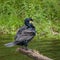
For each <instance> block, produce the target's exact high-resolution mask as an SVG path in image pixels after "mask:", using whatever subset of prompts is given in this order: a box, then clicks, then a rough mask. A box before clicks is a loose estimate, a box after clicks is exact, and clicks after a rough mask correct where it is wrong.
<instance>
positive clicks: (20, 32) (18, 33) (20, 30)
mask: <svg viewBox="0 0 60 60" xmlns="http://www.w3.org/2000/svg"><path fill="white" fill-rule="evenodd" d="M26 28H27V27H26V26H23V27H21V28H19V30H18V31H17V33H16V36H15V37H14V40H16V39H17V38H18V37H20V35H21V34H22V31H23V30H25V29H26Z"/></svg>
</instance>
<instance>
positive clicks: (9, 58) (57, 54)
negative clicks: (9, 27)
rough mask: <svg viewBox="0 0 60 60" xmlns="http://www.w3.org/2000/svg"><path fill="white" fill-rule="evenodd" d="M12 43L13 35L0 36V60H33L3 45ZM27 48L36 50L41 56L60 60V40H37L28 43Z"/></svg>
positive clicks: (14, 48)
mask: <svg viewBox="0 0 60 60" xmlns="http://www.w3.org/2000/svg"><path fill="white" fill-rule="evenodd" d="M12 41H14V35H1V36H0V59H1V60H33V59H31V58H29V57H27V56H25V55H23V54H21V53H19V52H16V48H17V47H19V46H14V47H10V48H7V47H5V46H4V44H5V43H8V42H12ZM29 48H31V49H35V50H38V51H39V52H40V53H41V54H43V55H45V56H48V57H49V58H52V59H54V60H60V40H58V39H57V40H56V39H51V40H50V39H47V40H44V39H43V40H38V39H37V38H36V39H34V40H32V41H31V42H30V43H29Z"/></svg>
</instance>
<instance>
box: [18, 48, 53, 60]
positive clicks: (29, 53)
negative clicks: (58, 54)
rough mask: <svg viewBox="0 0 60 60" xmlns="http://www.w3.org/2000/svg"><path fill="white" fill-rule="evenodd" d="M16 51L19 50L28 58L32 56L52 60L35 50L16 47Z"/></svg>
mask: <svg viewBox="0 0 60 60" xmlns="http://www.w3.org/2000/svg"><path fill="white" fill-rule="evenodd" d="M17 51H19V52H21V53H22V54H24V55H27V56H28V57H30V58H33V59H34V60H53V59H50V58H48V57H46V56H43V55H42V54H39V52H38V51H36V50H31V49H28V50H26V49H23V48H17Z"/></svg>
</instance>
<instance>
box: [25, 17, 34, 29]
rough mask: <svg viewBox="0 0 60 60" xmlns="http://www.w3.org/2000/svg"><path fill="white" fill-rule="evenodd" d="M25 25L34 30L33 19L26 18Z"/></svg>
mask: <svg viewBox="0 0 60 60" xmlns="http://www.w3.org/2000/svg"><path fill="white" fill-rule="evenodd" d="M25 25H26V26H28V27H30V28H34V26H33V19H32V18H26V19H25Z"/></svg>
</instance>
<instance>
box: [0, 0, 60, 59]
mask: <svg viewBox="0 0 60 60" xmlns="http://www.w3.org/2000/svg"><path fill="white" fill-rule="evenodd" d="M28 17H32V18H33V19H34V25H35V27H36V31H37V34H36V36H35V37H34V39H33V40H32V41H31V42H30V43H29V48H31V49H35V50H38V51H39V52H40V53H42V54H43V55H46V56H48V57H50V58H52V59H54V60H60V0H0V59H1V60H26V59H28V60H32V59H31V58H28V57H27V56H25V55H22V54H21V53H18V52H16V48H17V47H18V46H15V47H12V48H7V47H5V46H4V44H5V43H7V42H11V41H14V36H15V34H16V32H17V30H18V29H19V28H20V27H21V26H23V25H24V19H25V18H28Z"/></svg>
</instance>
